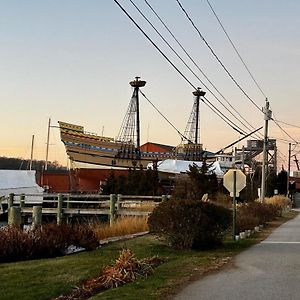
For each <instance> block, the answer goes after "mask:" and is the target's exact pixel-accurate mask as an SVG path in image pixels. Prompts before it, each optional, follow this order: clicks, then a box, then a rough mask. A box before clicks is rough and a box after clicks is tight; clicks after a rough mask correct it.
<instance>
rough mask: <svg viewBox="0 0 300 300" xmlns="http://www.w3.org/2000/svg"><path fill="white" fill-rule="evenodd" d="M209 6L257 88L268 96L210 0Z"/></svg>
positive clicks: (207, 0)
mask: <svg viewBox="0 0 300 300" xmlns="http://www.w3.org/2000/svg"><path fill="white" fill-rule="evenodd" d="M206 2H207V4H208V6H209V7H210V9H211V11H212V12H213V14H214V16H215V17H216V19H217V21H218V23H219V25H220V26H221V28H222V30H223V32H224V33H225V35H226V37H227V38H228V40H229V42H230V44H231V46H232V47H233V49H234V51H235V53H236V54H237V56H238V57H239V59H240V61H241V62H242V64H243V65H244V67H245V69H246V70H247V72H248V73H249V75H250V77H251V78H252V80H253V81H254V83H255V85H256V86H257V88H258V89H259V90H260V92H261V93H262V95H263V96H264V97H265V98H267V96H266V94H265V93H264V91H263V90H262V88H261V87H260V85H259V84H258V82H257V81H256V79H255V78H254V76H253V74H252V72H251V71H250V69H249V68H248V66H247V64H246V62H245V61H244V59H243V58H242V56H241V54H240V53H239V51H238V49H237V47H236V46H235V44H234V43H233V41H232V39H231V38H230V36H229V34H228V32H227V30H226V29H225V27H224V26H223V24H222V22H221V20H220V18H219V17H218V15H217V13H216V11H215V10H214V8H213V7H212V5H211V3H210V2H209V0H206Z"/></svg>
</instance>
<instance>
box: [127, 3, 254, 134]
mask: <svg viewBox="0 0 300 300" xmlns="http://www.w3.org/2000/svg"><path fill="white" fill-rule="evenodd" d="M129 1H130V2H131V4H132V5H133V6H134V7H135V8H136V10H137V11H138V12H139V13H140V14H141V16H142V17H143V18H144V19H145V20H146V21H147V23H148V24H149V25H150V26H151V27H152V28H153V29H154V31H155V32H156V33H157V34H158V35H159V37H160V38H161V39H162V40H163V41H164V42H165V43H166V44H167V46H168V47H169V48H170V49H171V50H172V52H173V53H174V54H175V55H176V57H178V58H179V60H180V61H181V62H182V63H183V64H184V65H185V66H186V68H187V69H188V70H189V71H190V72H191V73H192V74H193V75H194V76H195V77H196V78H197V79H198V80H199V81H200V82H201V83H202V84H203V85H204V87H205V88H206V89H207V90H208V91H209V92H210V93H211V94H212V95H213V96H214V97H215V98H216V99H217V100H218V102H219V103H220V104H221V105H222V106H223V107H224V108H225V109H226V110H227V111H228V112H229V113H230V114H231V115H232V116H233V117H234V118H235V119H236V120H237V121H239V122H240V123H241V124H242V125H243V126H244V127H246V128H247V129H248V130H251V129H249V127H247V126H246V125H245V124H244V123H243V122H242V121H241V120H240V119H239V118H238V117H237V116H236V115H235V114H234V113H233V112H232V111H231V110H229V109H228V108H227V107H226V106H225V105H224V103H223V102H222V101H220V99H219V98H218V97H217V96H216V95H215V94H214V93H213V92H212V91H211V90H210V89H209V87H208V86H207V85H206V84H205V83H204V82H203V81H202V80H201V79H200V78H199V76H198V75H197V74H196V73H195V72H194V71H193V70H192V69H191V68H190V66H189V65H188V64H187V63H186V62H185V61H184V59H183V58H182V57H181V56H180V55H179V54H178V52H177V51H176V50H175V49H174V48H173V47H172V46H171V45H170V43H169V42H168V41H167V40H166V39H165V38H164V37H163V35H162V34H161V33H160V32H159V31H158V30H157V29H156V27H155V26H154V25H153V24H152V23H151V22H150V21H149V19H148V18H147V17H146V16H145V15H144V14H143V12H142V11H141V10H140V9H139V8H138V7H137V5H136V4H135V3H134V2H133V1H132V0H129ZM145 2H146V3H147V4H148V6H149V7H151V5H150V4H149V3H148V2H147V1H146V0H145ZM151 8H152V7H151ZM153 11H154V10H153ZM156 15H157V14H156ZM157 16H158V15H157ZM183 49H184V48H183ZM199 69H200V68H199ZM200 70H201V69H200ZM201 72H202V74H203V75H204V76H205V77H206V78H207V76H206V75H205V74H204V73H203V71H202V70H201ZM207 79H208V78H207ZM208 80H209V79H208ZM210 83H211V84H212V82H211V81H210ZM212 85H213V84H212ZM213 86H214V85H213ZM223 98H224V97H223ZM224 99H225V98H224ZM206 100H207V99H206ZM225 100H226V102H227V103H228V104H229V105H230V107H231V108H232V109H233V110H234V111H235V112H236V113H237V114H238V115H239V116H240V117H241V118H243V117H242V116H241V115H240V113H239V112H238V111H237V110H236V109H235V108H234V107H233V106H232V105H231V104H230V103H229V102H228V101H227V99H225ZM210 104H211V103H210ZM211 105H212V104H211ZM214 108H215V109H216V110H217V108H216V107H215V106H214ZM218 112H219V113H221V112H220V110H218ZM222 115H223V116H224V114H222ZM224 117H225V116H224ZM243 120H245V119H244V118H243ZM245 121H246V122H247V123H248V124H249V125H250V126H251V127H252V128H254V127H253V126H252V125H251V124H250V123H249V122H248V121H247V120H245ZM235 126H237V125H235ZM239 130H240V131H241V130H242V129H241V128H239ZM243 134H245V133H243Z"/></svg>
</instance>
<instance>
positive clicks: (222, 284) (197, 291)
mask: <svg viewBox="0 0 300 300" xmlns="http://www.w3.org/2000/svg"><path fill="white" fill-rule="evenodd" d="M174 299H175V300H193V299H197V300H198V299H201V300H202V299H205V300H208V299H209V300H218V299H222V300H223V299H224V300H227V299H228V300H250V299H251V300H253V299H255V300H260V299H263V300H269V299H270V300H271V299H272V300H277V299H278V300H279V299H280V300H283V299H288V300H294V299H295V300H296V299H297V300H298V299H300V214H299V215H298V216H297V217H296V218H295V219H293V220H291V221H289V222H287V223H285V224H283V225H281V226H280V227H279V228H277V229H276V230H275V231H274V232H273V233H272V234H271V235H270V236H269V237H268V238H267V239H266V240H264V241H263V242H261V243H260V244H257V245H255V246H253V247H251V248H249V249H248V250H246V251H244V252H242V253H241V254H239V255H237V256H236V258H235V260H234V265H233V267H232V268H230V269H224V270H222V271H220V272H219V273H216V274H213V275H208V276H206V277H204V278H203V279H201V280H199V281H196V282H194V283H192V284H190V285H188V286H187V287H186V288H185V289H183V290H182V291H181V292H180V293H179V294H178V295H177V296H175V297H174Z"/></svg>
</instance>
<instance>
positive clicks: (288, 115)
mask: <svg viewBox="0 0 300 300" xmlns="http://www.w3.org/2000/svg"><path fill="white" fill-rule="evenodd" d="M148 1H149V2H150V3H151V5H152V6H153V7H154V8H155V9H156V10H157V12H158V13H159V14H160V16H161V17H162V18H163V19H164V21H165V22H166V23H167V25H168V26H169V27H170V28H171V30H172V31H173V33H174V34H175V35H176V36H177V38H178V39H179V40H180V41H181V42H182V43H183V45H184V46H185V47H186V49H187V50H188V51H189V52H190V53H191V54H192V56H193V58H194V59H195V60H196V61H197V63H198V64H199V66H200V67H201V68H202V69H203V71H204V72H205V73H206V74H207V75H208V76H209V77H210V79H211V80H212V81H213V82H214V84H215V85H216V86H217V87H218V88H219V89H220V90H221V91H222V93H223V94H224V95H225V96H226V98H227V99H228V101H230V102H231V104H232V105H234V106H235V107H236V109H238V110H239V111H240V113H241V114H242V115H243V116H244V117H245V118H247V120H248V121H249V122H251V124H252V125H253V126H254V127H259V126H260V125H262V124H263V116H262V114H260V113H259V112H258V111H257V109H256V108H255V107H254V106H253V105H252V104H251V103H250V102H249V101H248V100H247V99H246V98H245V96H243V95H242V94H241V92H240V91H239V90H238V89H237V88H236V86H234V84H233V83H232V81H231V80H229V79H228V76H227V75H226V74H225V72H224V71H223V70H222V68H221V67H220V66H219V65H218V63H217V62H216V61H215V59H214V58H213V57H212V55H211V53H210V52H209V50H208V48H207V47H206V46H205V45H204V43H203V41H202V40H201V39H199V37H198V35H197V33H196V32H195V30H194V29H193V28H192V27H191V25H190V23H189V22H188V21H187V19H186V18H185V16H184V15H183V13H182V11H181V10H180V9H179V7H178V5H177V4H176V1H175V0H164V1H158V0H148ZM119 2H120V3H121V4H122V5H124V7H126V9H128V11H129V12H130V13H131V14H132V16H133V17H134V18H135V19H136V20H137V21H138V22H139V24H141V26H142V27H143V28H144V29H145V30H146V31H147V33H148V34H149V35H150V36H151V37H152V38H153V39H154V40H155V41H156V42H157V44H158V45H159V46H160V47H161V49H162V50H163V51H164V52H165V53H166V54H167V55H168V56H169V57H170V58H171V59H172V60H174V62H175V64H176V66H178V67H179V68H180V69H181V70H182V71H183V72H184V73H185V74H186V75H187V76H188V78H189V79H190V80H191V81H192V82H193V84H194V85H195V86H200V87H201V83H199V82H198V81H197V79H196V78H195V77H194V76H193V75H191V74H190V73H189V72H188V71H187V70H186V68H185V67H184V66H183V65H182V64H181V63H180V62H179V61H178V59H176V58H174V55H173V54H172V53H171V52H170V50H169V49H168V48H167V47H166V46H165V45H164V44H163V42H162V41H161V40H160V39H159V38H158V37H156V35H155V33H154V32H153V31H152V30H150V29H149V26H147V25H146V24H145V22H144V21H142V19H141V18H140V16H139V15H138V13H137V12H136V11H135V9H134V8H133V7H132V5H131V4H130V2H129V1H128V0H120V1H119ZM134 2H135V3H136V4H137V5H139V6H140V7H141V8H142V9H143V11H144V12H145V14H147V16H151V20H152V21H153V22H154V24H155V25H157V26H158V28H159V29H160V30H162V28H161V26H160V25H159V23H158V22H157V21H156V19H155V18H154V17H153V15H151V13H150V11H149V9H147V8H146V6H145V3H144V1H143V0H135V1H134ZM181 2H182V4H183V5H184V7H185V8H186V10H187V11H188V12H189V13H190V14H191V16H192V18H193V20H194V22H195V23H196V24H197V26H198V28H199V29H200V31H201V32H202V33H203V35H204V36H205V38H206V39H207V41H208V42H209V43H210V45H211V46H212V47H213V49H214V50H215V52H216V53H217V54H218V56H219V57H220V58H221V59H222V61H223V63H224V64H225V65H226V67H227V68H228V69H229V70H230V72H231V73H232V74H233V76H234V77H235V78H236V79H237V80H238V81H239V83H240V84H241V86H243V87H244V89H245V90H246V91H247V93H248V94H249V95H250V96H251V97H252V98H253V99H254V100H255V102H256V103H257V104H258V105H259V106H263V105H264V97H263V96H262V94H261V93H260V92H259V90H258V89H257V87H256V86H255V85H254V84H253V82H252V81H251V78H250V77H249V75H248V74H247V72H246V71H245V69H244V68H243V66H242V65H241V63H240V61H239V60H238V58H237V56H236V54H235V53H234V52H233V50H232V48H231V46H230V44H229V43H228V41H227V39H226V37H225V35H224V33H223V32H222V31H221V29H220V27H219V25H218V23H217V21H216V19H215V18H214V16H213V14H212V12H211V11H210V9H209V6H208V4H207V2H206V1H205V0H181ZM210 2H211V4H212V5H213V7H214V9H215V11H216V12H217V13H218V15H219V17H220V18H221V20H222V22H223V25H224V26H225V28H226V29H227V31H228V32H229V34H230V36H231V38H232V39H233V41H234V42H235V44H236V46H237V48H238V49H239V51H240V53H241V55H242V57H243V58H244V60H245V61H246V62H247V64H248V67H249V68H250V69H251V71H252V72H253V74H254V76H255V78H256V80H257V81H258V82H259V84H260V85H261V87H262V88H263V90H264V92H265V93H266V94H267V96H268V98H269V100H270V102H271V106H272V108H273V110H274V112H275V115H276V117H277V118H278V119H280V120H284V121H287V122H292V123H295V124H298V125H300V121H299V109H298V107H299V106H298V103H299V101H298V99H299V94H300V91H299V84H298V80H299V78H300V76H299V75H300V74H299V73H300V71H299V62H300V36H299V28H300V18H299V14H300V1H292V0H288V1H279V0H278V1H277V0H265V1H261V0H253V1H236V0H235V1H233V0H228V1H221V0H211V1H210ZM162 33H164V34H165V31H162ZM166 37H167V38H168V40H169V41H171V43H172V45H174V46H175V44H174V42H173V41H172V40H170V39H169V36H168V35H166ZM176 49H177V50H178V48H176ZM180 54H181V52H180ZM190 66H191V67H192V65H191V64H190ZM136 75H139V76H141V77H142V78H143V79H144V80H146V81H147V85H146V87H145V88H144V89H143V91H144V93H145V94H146V95H147V96H148V97H149V98H150V99H151V101H152V102H153V103H155V105H156V106H157V107H158V108H159V109H160V110H161V111H162V112H163V113H164V114H165V115H166V116H167V117H168V118H169V119H170V121H171V122H173V123H174V125H175V126H176V127H177V128H178V129H180V130H182V131H183V130H184V128H185V124H186V122H187V119H188V117H189V114H190V111H191V107H192V103H193V98H192V94H191V92H192V91H193V90H192V88H191V87H190V86H189V85H188V84H187V83H186V82H185V81H184V80H183V79H182V78H181V77H180V76H179V75H178V74H177V73H176V72H175V71H174V70H173V69H172V68H171V66H170V65H169V64H168V63H167V62H166V61H165V60H164V59H163V58H162V57H161V55H160V54H159V53H158V52H157V51H156V50H155V48H153V46H152V45H151V44H150V43H149V42H148V41H147V40H146V39H145V38H144V37H143V36H142V34H141V33H140V32H139V31H138V30H137V28H136V27H134V26H133V24H132V23H131V22H130V21H129V20H128V18H127V17H126V16H125V15H124V14H123V13H122V11H121V10H120V9H119V8H118V7H117V5H116V4H115V3H114V1H112V0H101V1H100V0H98V1H92V0H90V1H83V0H81V1H79V0H75V1H74V0H69V1H66V0H59V1H58V0H51V1H50V0H49V1H46V0H42V1H41V0H39V1H37V0H36V1H33V0H26V1H21V0H19V1H14V0H9V1H8V0H7V1H3V0H0V99H1V100H0V101H1V112H2V114H1V121H0V122H1V123H0V124H1V128H2V129H1V131H0V155H1V156H19V157H29V155H30V144H31V136H32V134H35V140H36V143H35V157H36V158H38V159H44V157H45V151H46V145H45V142H46V134H47V120H48V117H51V118H52V124H53V125H57V123H56V122H57V121H58V120H62V121H67V122H72V123H75V124H80V125H83V126H84V127H85V129H86V130H88V131H93V132H97V133H101V131H102V128H103V126H104V134H105V135H108V136H112V137H115V136H116V135H117V134H118V131H119V127H120V125H121V122H122V119H123V117H124V114H125V112H126V109H127V105H128V103H129V100H130V96H131V93H132V91H131V87H130V86H129V84H128V81H130V80H132V79H133V78H134V77H135V76H136ZM199 77H200V78H201V79H203V76H202V75H201V74H199ZM203 80H204V79H203ZM204 81H205V80H204ZM207 98H208V99H210V100H211V102H213V103H214V104H215V105H217V106H218V107H220V105H219V104H217V102H216V100H215V99H214V98H213V97H212V96H211V95H210V94H209V93H207ZM221 109H222V111H224V109H223V108H221ZM141 118H142V142H146V141H147V140H150V141H153V142H158V143H165V144H172V145H176V144H178V143H179V142H180V139H179V137H178V135H177V133H176V132H175V131H174V130H173V129H172V128H171V127H169V125H168V124H167V123H166V122H165V121H164V120H163V119H162V118H161V117H160V116H159V115H158V114H157V113H156V112H155V111H154V110H153V109H152V108H151V107H150V105H149V104H148V103H147V102H146V101H145V100H144V99H142V98H141ZM282 126H283V127H284V128H286V129H287V130H288V132H289V133H290V134H291V135H292V136H293V137H294V138H295V139H297V140H300V132H299V130H300V129H296V128H287V127H286V126H284V125H282ZM270 132H271V135H272V136H275V137H280V138H282V137H283V138H285V139H288V137H286V136H285V137H284V136H283V135H282V134H281V133H280V132H279V131H278V129H277V128H276V126H274V124H271V127H270ZM237 138H238V134H237V133H236V132H234V131H233V130H232V129H231V128H230V127H228V126H227V125H226V124H225V123H224V122H223V121H221V120H220V119H219V118H218V117H217V116H215V115H214V114H213V113H211V111H210V110H209V109H208V108H207V107H205V106H203V105H202V111H201V140H202V142H203V144H204V147H205V148H207V149H209V150H212V151H214V150H218V149H219V148H221V147H223V146H225V145H227V144H229V143H231V142H232V141H233V140H235V139H237ZM51 143H52V145H51V147H50V159H51V160H55V159H57V160H60V161H61V162H62V163H65V162H66V158H65V154H64V148H63V145H62V143H61V142H60V140H59V132H58V130H57V129H53V130H52V132H51ZM280 151H281V152H282V153H283V154H284V155H285V154H286V152H287V145H286V144H280Z"/></svg>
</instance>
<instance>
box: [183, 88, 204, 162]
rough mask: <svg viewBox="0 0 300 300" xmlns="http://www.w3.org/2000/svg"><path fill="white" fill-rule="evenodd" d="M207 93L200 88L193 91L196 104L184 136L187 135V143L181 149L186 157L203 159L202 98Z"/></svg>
mask: <svg viewBox="0 0 300 300" xmlns="http://www.w3.org/2000/svg"><path fill="white" fill-rule="evenodd" d="M205 94H206V93H205V92H204V91H202V90H201V89H200V88H197V90H196V91H194V92H193V95H194V96H195V97H194V104H193V108H192V112H191V114H190V117H189V120H188V122H187V126H186V128H185V131H184V136H185V137H187V143H186V144H184V145H183V149H182V150H181V151H182V152H183V153H184V156H185V159H188V160H190V159H191V160H199V159H202V144H201V143H200V100H202V99H201V97H203V96H204V95H205ZM202 101H203V100H202Z"/></svg>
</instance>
